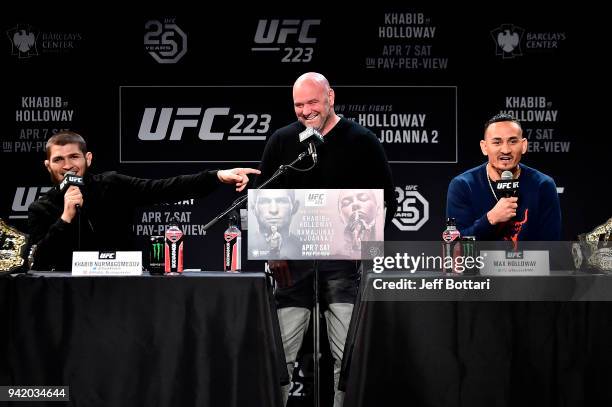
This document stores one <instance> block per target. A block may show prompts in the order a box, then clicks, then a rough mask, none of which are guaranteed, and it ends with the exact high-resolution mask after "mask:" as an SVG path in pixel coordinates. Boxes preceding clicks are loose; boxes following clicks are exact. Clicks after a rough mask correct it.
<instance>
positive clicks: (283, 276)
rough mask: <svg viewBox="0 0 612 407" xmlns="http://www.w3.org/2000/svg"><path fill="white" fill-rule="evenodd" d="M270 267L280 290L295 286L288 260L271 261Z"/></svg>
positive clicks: (269, 262)
mask: <svg viewBox="0 0 612 407" xmlns="http://www.w3.org/2000/svg"><path fill="white" fill-rule="evenodd" d="M268 266H269V267H270V271H271V272H272V277H274V280H276V283H277V284H278V287H279V288H286V287H289V286H291V285H292V284H293V281H291V273H290V271H289V264H288V263H287V260H270V261H268Z"/></svg>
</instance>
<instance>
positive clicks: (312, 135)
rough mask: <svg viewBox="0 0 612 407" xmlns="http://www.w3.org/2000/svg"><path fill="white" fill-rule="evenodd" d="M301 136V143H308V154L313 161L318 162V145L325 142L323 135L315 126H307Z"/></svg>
mask: <svg viewBox="0 0 612 407" xmlns="http://www.w3.org/2000/svg"><path fill="white" fill-rule="evenodd" d="M299 136H300V143H302V144H306V145H308V154H310V156H311V157H312V161H313V162H314V163H315V164H316V163H317V146H318V145H320V144H322V143H323V141H324V140H323V136H322V135H321V133H319V131H318V130H316V129H315V128H313V127H307V128H306V130H304V131H303V132H301V133H300V134H299Z"/></svg>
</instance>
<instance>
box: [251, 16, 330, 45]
mask: <svg viewBox="0 0 612 407" xmlns="http://www.w3.org/2000/svg"><path fill="white" fill-rule="evenodd" d="M320 24H321V20H303V21H302V20H282V21H281V20H259V23H258V24H257V31H256V33H255V43H257V44H272V43H275V42H276V43H278V44H285V43H287V37H289V36H290V35H297V36H298V42H299V43H300V44H314V43H316V42H317V39H316V38H314V37H309V34H308V31H309V30H310V28H311V27H312V26H317V25H320ZM279 26H280V28H279Z"/></svg>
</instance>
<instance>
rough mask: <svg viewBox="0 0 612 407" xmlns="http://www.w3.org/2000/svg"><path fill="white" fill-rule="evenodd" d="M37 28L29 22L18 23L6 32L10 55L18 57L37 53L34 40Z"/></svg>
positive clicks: (21, 57)
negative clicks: (9, 44)
mask: <svg viewBox="0 0 612 407" xmlns="http://www.w3.org/2000/svg"><path fill="white" fill-rule="evenodd" d="M38 34H39V32H38V30H36V29H35V28H34V27H32V26H31V25H29V24H18V25H17V26H15V27H13V28H11V29H10V30H8V31H7V32H6V35H7V36H8V39H9V41H10V43H11V55H13V56H16V57H17V58H19V59H25V58H30V57H33V56H37V55H38V48H37V46H36V40H37V38H38Z"/></svg>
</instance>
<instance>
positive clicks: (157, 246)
mask: <svg viewBox="0 0 612 407" xmlns="http://www.w3.org/2000/svg"><path fill="white" fill-rule="evenodd" d="M163 247H164V244H163V243H153V261H161V256H162V248H163Z"/></svg>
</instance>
